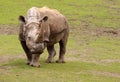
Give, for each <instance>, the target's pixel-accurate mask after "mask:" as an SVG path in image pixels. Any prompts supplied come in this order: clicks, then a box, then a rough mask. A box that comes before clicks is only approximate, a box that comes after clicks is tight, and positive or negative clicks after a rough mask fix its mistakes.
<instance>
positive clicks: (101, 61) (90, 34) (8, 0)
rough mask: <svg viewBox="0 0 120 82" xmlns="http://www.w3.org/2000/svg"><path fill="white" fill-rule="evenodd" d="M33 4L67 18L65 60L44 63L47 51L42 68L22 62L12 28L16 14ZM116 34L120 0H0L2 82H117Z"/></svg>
mask: <svg viewBox="0 0 120 82" xmlns="http://www.w3.org/2000/svg"><path fill="white" fill-rule="evenodd" d="M32 6H37V7H42V6H48V7H50V8H55V9H57V10H59V11H60V12H61V13H63V14H64V15H65V16H66V17H67V19H68V22H69V25H70V37H69V40H68V45H67V53H66V56H65V60H66V62H67V63H65V64H57V63H52V64H47V63H45V60H46V59H47V56H48V55H47V51H46V50H45V52H44V53H43V54H42V55H41V57H40V63H41V65H42V66H41V67H40V68H34V67H30V66H27V65H25V62H26V56H25V53H24V51H23V50H22V48H21V46H20V43H19V41H18V36H17V32H18V31H17V30H16V29H19V28H18V24H19V21H18V16H19V15H25V13H26V11H27V10H28V9H29V8H30V7H32ZM14 31H15V32H14ZM119 36H120V0H56V1H55V0H19V1H16V0H0V82H120V50H119V48H120V37H119ZM56 50H57V51H59V48H58V45H56ZM57 58H58V52H57V56H56V57H55V59H54V60H57Z"/></svg>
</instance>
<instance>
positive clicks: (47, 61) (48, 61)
mask: <svg viewBox="0 0 120 82" xmlns="http://www.w3.org/2000/svg"><path fill="white" fill-rule="evenodd" d="M45 62H46V63H53V61H50V60H46V61H45Z"/></svg>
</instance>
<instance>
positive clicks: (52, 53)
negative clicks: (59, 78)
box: [46, 45, 56, 63]
mask: <svg viewBox="0 0 120 82" xmlns="http://www.w3.org/2000/svg"><path fill="white" fill-rule="evenodd" d="M47 51H48V53H49V56H48V58H47V60H46V63H52V62H53V58H54V56H55V55H56V51H55V48H54V45H52V46H47Z"/></svg>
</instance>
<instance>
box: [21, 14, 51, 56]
mask: <svg viewBox="0 0 120 82" xmlns="http://www.w3.org/2000/svg"><path fill="white" fill-rule="evenodd" d="M19 20H20V21H21V22H22V23H23V24H24V25H23V35H24V39H25V41H26V45H27V47H28V48H29V50H30V51H31V53H33V54H36V53H42V52H43V50H44V49H45V46H46V45H45V44H46V42H48V41H49V35H50V30H49V25H48V23H47V20H48V17H47V16H44V17H42V18H40V19H39V20H36V21H34V19H32V20H31V21H28V20H27V19H26V18H25V17H24V16H19Z"/></svg>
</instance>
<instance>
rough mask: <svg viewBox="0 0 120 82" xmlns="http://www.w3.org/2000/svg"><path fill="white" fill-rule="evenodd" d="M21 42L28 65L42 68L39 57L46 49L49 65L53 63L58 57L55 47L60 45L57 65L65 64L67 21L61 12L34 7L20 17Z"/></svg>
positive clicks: (67, 33)
mask: <svg viewBox="0 0 120 82" xmlns="http://www.w3.org/2000/svg"><path fill="white" fill-rule="evenodd" d="M19 21H20V29H19V41H20V43H21V45H22V48H23V50H24V51H25V53H26V56H27V63H26V64H27V65H31V66H35V67H40V63H39V56H40V54H42V53H43V51H44V50H45V48H47V51H48V54H49V55H48V58H47V60H46V62H47V63H51V62H53V57H54V56H55V55H56V51H55V48H54V45H55V44H56V43H59V46H60V50H59V58H58V60H57V61H56V62H57V63H64V62H65V61H64V55H65V52H66V44H67V40H68V36H69V26H68V22H67V19H66V17H65V16H64V15H62V14H61V13H60V12H59V11H57V10H55V9H50V8H48V7H42V8H37V7H32V8H30V9H29V10H28V11H27V14H26V15H25V16H22V15H20V16H19Z"/></svg>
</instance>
